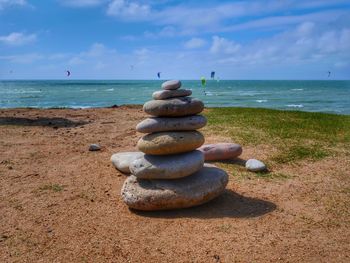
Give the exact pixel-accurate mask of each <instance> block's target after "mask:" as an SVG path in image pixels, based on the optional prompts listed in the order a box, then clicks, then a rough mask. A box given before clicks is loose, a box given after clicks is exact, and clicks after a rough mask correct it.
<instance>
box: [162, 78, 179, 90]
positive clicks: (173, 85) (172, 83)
mask: <svg viewBox="0 0 350 263" xmlns="http://www.w3.org/2000/svg"><path fill="white" fill-rule="evenodd" d="M180 87H181V81H180V80H168V81H165V82H163V84H162V89H165V90H175V89H179V88H180Z"/></svg>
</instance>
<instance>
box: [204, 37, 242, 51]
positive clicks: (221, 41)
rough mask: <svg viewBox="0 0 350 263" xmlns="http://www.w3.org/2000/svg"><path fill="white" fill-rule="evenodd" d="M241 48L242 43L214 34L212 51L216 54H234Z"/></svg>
mask: <svg viewBox="0 0 350 263" xmlns="http://www.w3.org/2000/svg"><path fill="white" fill-rule="evenodd" d="M240 48H241V45H240V44H238V43H235V42H234V41H230V40H227V39H225V38H223V37H218V36H213V43H212V45H211V47H210V52H211V53H214V54H218V53H222V54H234V53H236V52H237V51H238V50H239V49H240Z"/></svg>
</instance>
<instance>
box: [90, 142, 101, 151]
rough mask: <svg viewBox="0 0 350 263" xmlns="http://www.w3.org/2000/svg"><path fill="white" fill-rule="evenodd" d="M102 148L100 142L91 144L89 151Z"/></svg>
mask: <svg viewBox="0 0 350 263" xmlns="http://www.w3.org/2000/svg"><path fill="white" fill-rule="evenodd" d="M99 150H101V146H100V145H99V144H95V143H94V144H90V146H89V151H99Z"/></svg>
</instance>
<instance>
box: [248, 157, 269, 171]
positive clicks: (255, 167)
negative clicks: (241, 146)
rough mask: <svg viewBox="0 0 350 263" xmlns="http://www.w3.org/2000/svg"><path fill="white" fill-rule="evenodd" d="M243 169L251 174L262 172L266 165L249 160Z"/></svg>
mask: <svg viewBox="0 0 350 263" xmlns="http://www.w3.org/2000/svg"><path fill="white" fill-rule="evenodd" d="M245 167H246V168H247V169H248V170H249V171H252V172H262V171H265V170H266V168H267V167H266V165H265V164H264V163H263V162H261V161H259V160H256V159H249V160H248V161H247V162H246V163H245Z"/></svg>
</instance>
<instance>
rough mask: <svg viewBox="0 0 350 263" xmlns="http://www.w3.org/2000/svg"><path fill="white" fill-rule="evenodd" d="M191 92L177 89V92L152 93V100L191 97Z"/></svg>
mask: <svg viewBox="0 0 350 263" xmlns="http://www.w3.org/2000/svg"><path fill="white" fill-rule="evenodd" d="M191 95H192V90H189V89H178V90H158V91H155V92H153V94H152V98H153V99H155V100H165V99H170V98H175V97H186V96H191Z"/></svg>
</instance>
